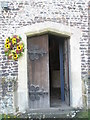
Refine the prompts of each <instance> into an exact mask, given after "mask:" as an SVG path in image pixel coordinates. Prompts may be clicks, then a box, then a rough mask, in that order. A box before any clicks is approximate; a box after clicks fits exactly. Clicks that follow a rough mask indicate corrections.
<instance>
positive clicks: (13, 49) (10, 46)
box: [4, 35, 24, 60]
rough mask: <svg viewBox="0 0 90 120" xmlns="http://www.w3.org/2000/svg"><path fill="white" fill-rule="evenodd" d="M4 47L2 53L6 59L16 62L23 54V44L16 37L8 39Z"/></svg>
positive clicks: (19, 38)
mask: <svg viewBox="0 0 90 120" xmlns="http://www.w3.org/2000/svg"><path fill="white" fill-rule="evenodd" d="M4 45H5V47H4V52H5V55H6V56H8V59H14V60H17V59H18V58H19V57H20V56H22V55H23V53H24V43H23V42H22V38H21V37H20V36H18V35H14V36H12V37H8V38H7V39H6V41H5V44H4Z"/></svg>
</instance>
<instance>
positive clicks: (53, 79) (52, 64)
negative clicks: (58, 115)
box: [49, 35, 64, 107]
mask: <svg viewBox="0 0 90 120" xmlns="http://www.w3.org/2000/svg"><path fill="white" fill-rule="evenodd" d="M63 43H64V38H62V37H57V36H54V35H49V72H50V107H60V103H61V83H60V54H59V45H60V44H63Z"/></svg>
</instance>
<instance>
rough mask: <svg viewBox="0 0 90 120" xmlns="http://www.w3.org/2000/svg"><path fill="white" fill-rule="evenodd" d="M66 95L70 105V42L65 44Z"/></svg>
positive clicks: (66, 41)
mask: <svg viewBox="0 0 90 120" xmlns="http://www.w3.org/2000/svg"><path fill="white" fill-rule="evenodd" d="M64 91H65V92H64V94H65V102H66V103H67V105H69V101H70V100H69V52H68V40H65V42H64Z"/></svg>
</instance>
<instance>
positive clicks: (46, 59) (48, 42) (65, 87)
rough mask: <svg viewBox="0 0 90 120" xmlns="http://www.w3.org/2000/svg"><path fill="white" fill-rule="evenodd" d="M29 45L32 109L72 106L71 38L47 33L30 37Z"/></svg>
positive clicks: (29, 80) (29, 83) (29, 81)
mask: <svg viewBox="0 0 90 120" xmlns="http://www.w3.org/2000/svg"><path fill="white" fill-rule="evenodd" d="M27 43H28V44H27V45H28V86H29V88H28V89H29V90H28V91H29V99H30V108H31V109H38V108H45V107H47V108H48V107H49V108H50V107H61V103H62V102H66V103H67V104H68V105H69V68H68V67H69V65H68V63H69V62H68V61H69V60H68V40H67V38H65V37H60V36H56V35H52V34H43V35H39V36H33V37H29V38H28V40H27Z"/></svg>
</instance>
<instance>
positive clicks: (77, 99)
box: [17, 22, 82, 111]
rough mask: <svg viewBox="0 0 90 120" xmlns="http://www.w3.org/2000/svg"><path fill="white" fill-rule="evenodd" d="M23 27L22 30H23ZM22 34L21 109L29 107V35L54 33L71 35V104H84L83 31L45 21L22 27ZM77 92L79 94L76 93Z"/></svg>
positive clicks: (19, 86) (19, 105)
mask: <svg viewBox="0 0 90 120" xmlns="http://www.w3.org/2000/svg"><path fill="white" fill-rule="evenodd" d="M21 29H22V31H21ZM17 33H19V34H20V36H21V37H22V39H23V41H24V43H25V53H24V55H23V56H22V57H21V58H20V59H19V61H18V90H17V95H18V97H17V101H18V103H17V106H18V107H19V110H20V111H24V110H26V109H28V107H29V104H28V103H29V95H28V92H29V91H28V73H27V70H28V69H27V66H28V65H27V47H28V45H27V37H31V36H35V35H43V34H50V33H51V34H52V35H56V36H59V37H64V38H66V37H69V61H68V62H69V70H68V71H69V90H70V100H69V101H70V106H72V107H75V108H77V107H81V106H82V81H81V60H80V50H79V40H80V37H81V31H80V30H79V29H77V28H72V27H70V26H64V25H62V24H60V23H52V22H44V23H38V24H34V25H31V26H25V27H23V28H20V29H19V30H18V31H17ZM76 94H77V95H76Z"/></svg>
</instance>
